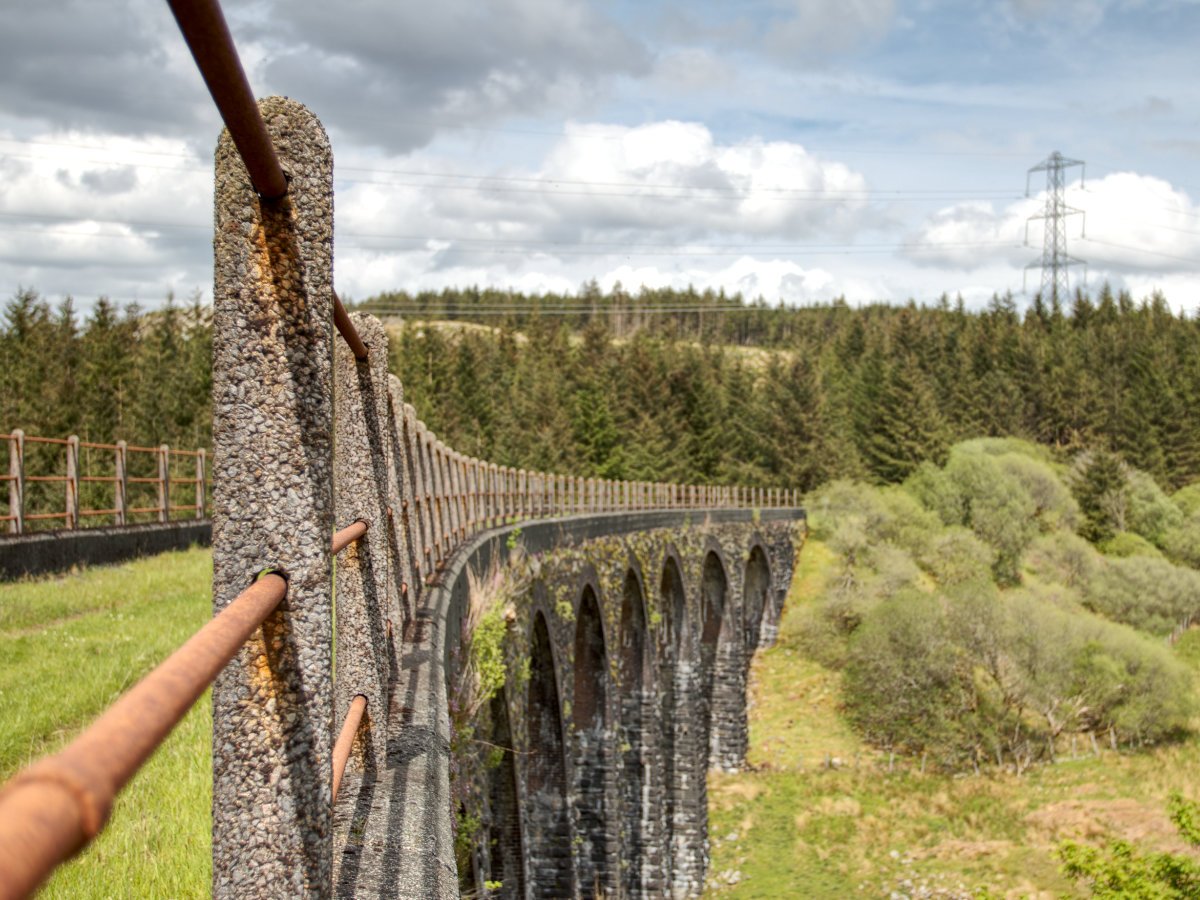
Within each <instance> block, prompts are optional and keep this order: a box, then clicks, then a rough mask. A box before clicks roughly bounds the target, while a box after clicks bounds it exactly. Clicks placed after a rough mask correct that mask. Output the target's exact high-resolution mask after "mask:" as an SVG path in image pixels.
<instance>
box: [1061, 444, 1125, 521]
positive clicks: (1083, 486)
mask: <svg viewBox="0 0 1200 900" xmlns="http://www.w3.org/2000/svg"><path fill="white" fill-rule="evenodd" d="M1073 474H1074V477H1073V479H1072V480H1073V485H1072V487H1073V488H1074V492H1075V497H1076V499H1077V500H1078V501H1079V507H1080V510H1081V511H1082V512H1083V526H1082V528H1081V529H1080V534H1082V535H1083V536H1084V537H1085V538H1087V539H1088V540H1089V541H1094V542H1096V543H1101V542H1103V541H1106V540H1108V539H1109V538H1111V537H1112V536H1113V535H1114V534H1116V533H1117V532H1118V531H1124V530H1125V527H1126V524H1127V517H1128V513H1129V481H1128V477H1127V475H1126V469H1125V466H1124V465H1123V464H1122V462H1121V460H1120V458H1119V457H1117V456H1116V455H1114V454H1112V453H1108V452H1105V451H1103V450H1098V451H1093V452H1088V453H1083V454H1080V456H1079V459H1078V460H1076V464H1075V471H1074V473H1073Z"/></svg>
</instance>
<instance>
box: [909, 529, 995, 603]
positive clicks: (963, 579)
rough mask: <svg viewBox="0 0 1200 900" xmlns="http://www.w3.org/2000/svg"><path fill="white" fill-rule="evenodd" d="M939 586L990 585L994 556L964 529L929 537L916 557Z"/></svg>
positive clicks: (949, 530)
mask: <svg viewBox="0 0 1200 900" xmlns="http://www.w3.org/2000/svg"><path fill="white" fill-rule="evenodd" d="M920 561H921V565H922V566H923V567H924V568H925V570H926V571H927V572H928V573H929V574H930V575H932V576H933V578H934V580H935V581H936V582H937V583H938V585H939V586H941V587H943V588H952V587H956V586H957V585H961V584H975V583H985V584H991V580H992V565H993V564H994V563H995V561H996V554H995V552H994V551H993V550H992V548H991V547H989V546H988V545H987V544H985V543H984V542H983V541H981V540H979V538H977V537H975V535H974V534H973V533H971V532H970V531H968V530H967V529H966V528H949V529H946V530H944V531H942V532H941V533H940V534H938V535H936V536H935V537H933V538H932V539H931V540H930V541H929V544H928V546H927V547H926V549H925V552H924V553H923V554H922V555H921V557H920Z"/></svg>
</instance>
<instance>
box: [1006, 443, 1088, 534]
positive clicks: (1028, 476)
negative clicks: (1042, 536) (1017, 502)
mask: <svg viewBox="0 0 1200 900" xmlns="http://www.w3.org/2000/svg"><path fill="white" fill-rule="evenodd" d="M996 462H997V463H999V464H1000V466H1001V468H1002V469H1003V470H1004V471H1005V472H1007V473H1008V474H1009V475H1011V476H1012V477H1013V478H1015V479H1016V480H1017V482H1018V483H1019V484H1020V485H1021V487H1022V488H1024V489H1025V491H1026V492H1027V493H1028V494H1029V496H1030V497H1031V498H1032V499H1033V504H1034V512H1033V517H1034V519H1036V520H1037V523H1038V527H1039V528H1040V529H1041V530H1042V532H1043V533H1045V532H1050V531H1058V530H1060V529H1065V530H1067V531H1074V530H1075V528H1076V526H1077V525H1078V524H1079V504H1078V503H1076V502H1075V498H1074V497H1073V496H1071V490H1070V488H1068V487H1067V486H1066V484H1064V483H1063V481H1062V479H1061V478H1059V477H1058V474H1057V473H1056V472H1055V471H1054V469H1053V468H1052V467H1051V466H1050V465H1048V464H1047V463H1044V462H1038V461H1037V460H1036V459H1032V458H1030V457H1028V456H1018V455H1017V454H1015V453H1008V454H1005V455H1003V456H998V457H996Z"/></svg>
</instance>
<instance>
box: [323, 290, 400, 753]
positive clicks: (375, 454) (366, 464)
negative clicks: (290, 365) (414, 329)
mask: <svg viewBox="0 0 1200 900" xmlns="http://www.w3.org/2000/svg"><path fill="white" fill-rule="evenodd" d="M350 320H351V322H353V323H354V328H355V330H356V331H357V332H358V336H359V337H360V338H362V342H363V344H364V345H365V346H366V348H367V358H366V359H355V357H354V353H353V351H351V349H350V347H349V346H348V345H347V344H346V342H345V341H342V340H337V341H335V342H334V345H333V391H334V394H333V396H334V417H333V437H334V443H335V444H336V446H337V453H336V454H335V455H334V461H333V488H334V522H335V524H336V525H337V527H339V528H342V527H345V526H346V525H349V524H350V523H351V522H353V521H355V520H356V519H362V520H363V521H364V522H366V523H367V525H368V528H367V533H366V534H365V535H363V536H362V537H361V538H359V539H358V540H357V541H355V542H354V543H353V544H351V545H350V546H349V547H347V548H346V549H345V550H343V551H342V552H341V554H339V556H338V561H337V590H336V592H335V597H336V598H337V679H336V681H335V683H334V695H333V704H334V706H333V713H334V715H333V721H334V725H335V727H340V724H341V722H342V720H343V719H344V718H345V717H346V712H347V710H349V709H350V704H351V703H352V702H353V701H354V698H355V697H356V696H357V695H359V694H362V695H363V696H364V697H366V698H367V714H366V723H365V724H366V727H367V728H369V729H370V733H369V740H368V739H367V738H366V737H365V736H364V737H363V739H362V740H360V741H359V742H358V744H357V746H356V749H357V751H358V752H356V753H354V754H352V755H351V762H350V767H352V768H351V771H360V770H361V769H362V768H368V769H370V768H375V769H380V768H382V767H383V762H384V753H385V752H386V747H387V731H386V724H387V696H388V678H389V665H388V648H387V620H388V619H393V620H394V621H395V622H396V624H398V625H403V622H402V621H401V615H400V605H399V603H398V602H397V599H396V594H397V591H395V590H394V588H393V584H394V581H393V576H394V573H393V572H392V567H391V560H390V559H389V557H390V556H391V547H390V546H389V541H388V521H387V508H388V499H389V498H388V484H389V483H390V481H391V479H390V478H389V474H390V471H391V456H392V453H391V442H390V441H389V440H388V373H387V350H388V341H387V333H386V332H385V331H384V329H383V325H382V323H380V321H379V320H378V319H376V318H375V317H374V316H367V315H363V314H362V313H351V314H350ZM360 735H363V732H360Z"/></svg>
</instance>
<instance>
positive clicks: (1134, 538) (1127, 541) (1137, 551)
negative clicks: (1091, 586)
mask: <svg viewBox="0 0 1200 900" xmlns="http://www.w3.org/2000/svg"><path fill="white" fill-rule="evenodd" d="M1100 550H1101V551H1102V552H1103V553H1104V555H1105V556H1116V557H1122V558H1124V557H1128V556H1149V557H1150V558H1151V559H1163V558H1164V557H1163V553H1162V551H1161V550H1159V549H1158V548H1157V547H1155V546H1154V545H1153V544H1152V543H1150V542H1149V541H1148V540H1146V539H1145V538H1144V537H1142V536H1141V535H1140V534H1134V533H1133V532H1132V531H1122V532H1120V533H1118V534H1115V535H1113V536H1112V537H1111V538H1109V539H1108V540H1107V541H1105V542H1104V543H1103V544H1101V545H1100Z"/></svg>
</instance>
